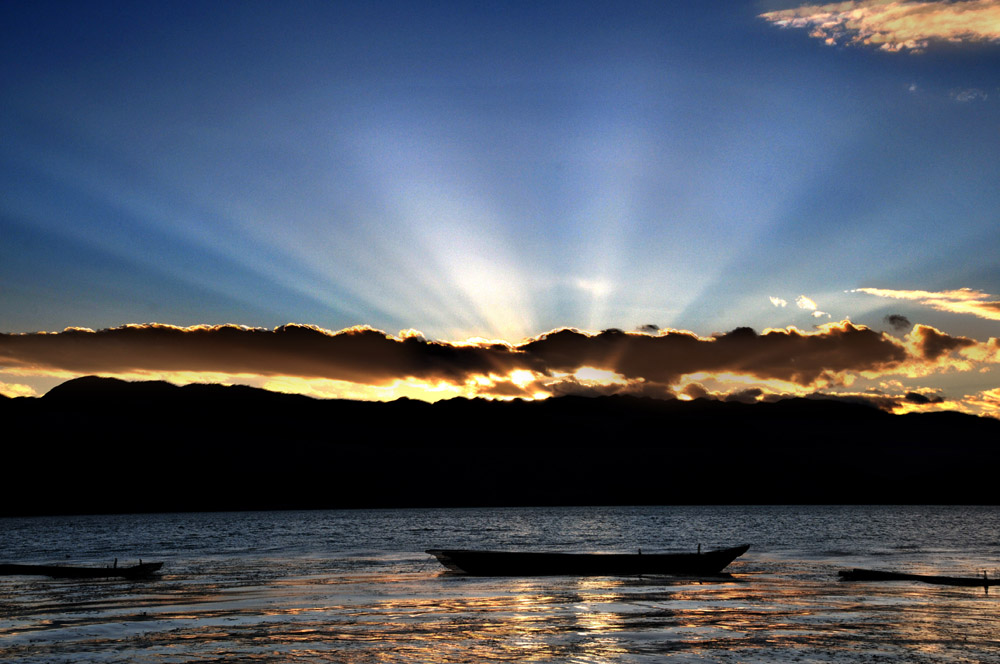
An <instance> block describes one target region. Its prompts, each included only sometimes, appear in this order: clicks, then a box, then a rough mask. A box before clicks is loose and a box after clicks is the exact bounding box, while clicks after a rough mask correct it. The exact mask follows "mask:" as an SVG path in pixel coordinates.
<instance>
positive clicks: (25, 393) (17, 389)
mask: <svg viewBox="0 0 1000 664" xmlns="http://www.w3.org/2000/svg"><path fill="white" fill-rule="evenodd" d="M0 395H3V396H6V397H34V396H38V393H37V392H36V391H35V388H33V387H31V386H30V385H23V384H21V383H3V382H0Z"/></svg>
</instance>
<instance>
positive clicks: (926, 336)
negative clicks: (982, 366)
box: [910, 325, 979, 361]
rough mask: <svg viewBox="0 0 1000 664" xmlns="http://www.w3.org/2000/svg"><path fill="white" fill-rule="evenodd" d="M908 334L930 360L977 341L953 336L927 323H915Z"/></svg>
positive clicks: (974, 343) (921, 352)
mask: <svg viewBox="0 0 1000 664" xmlns="http://www.w3.org/2000/svg"><path fill="white" fill-rule="evenodd" d="M910 336H911V337H912V339H913V341H914V343H915V345H916V347H917V349H918V351H919V352H920V355H921V356H922V357H923V358H924V359H926V360H930V361H934V360H937V359H939V358H941V357H942V356H944V355H947V354H948V353H950V352H952V351H953V350H960V349H962V348H968V347H970V346H975V345H977V344H978V343H979V342H977V341H976V340H975V339H969V338H968V337H953V336H951V335H950V334H947V333H945V332H941V331H940V330H936V329H934V328H933V327H929V326H927V325H917V326H916V327H915V328H913V332H912V333H911V335H910Z"/></svg>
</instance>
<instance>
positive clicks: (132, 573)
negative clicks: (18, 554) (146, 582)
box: [0, 562, 163, 579]
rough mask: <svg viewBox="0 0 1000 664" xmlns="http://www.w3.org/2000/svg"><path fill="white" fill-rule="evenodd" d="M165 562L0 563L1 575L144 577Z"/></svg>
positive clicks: (151, 573)
mask: <svg viewBox="0 0 1000 664" xmlns="http://www.w3.org/2000/svg"><path fill="white" fill-rule="evenodd" d="M161 567H163V563H143V562H140V563H139V564H138V565H132V566H130V567H118V566H117V565H116V566H114V567H78V566H75V565H0V576H12V575H24V576H51V577H53V578H61V579H113V578H119V579H143V578H146V577H149V576H152V575H153V574H154V573H155V572H158V571H159V570H160V568H161Z"/></svg>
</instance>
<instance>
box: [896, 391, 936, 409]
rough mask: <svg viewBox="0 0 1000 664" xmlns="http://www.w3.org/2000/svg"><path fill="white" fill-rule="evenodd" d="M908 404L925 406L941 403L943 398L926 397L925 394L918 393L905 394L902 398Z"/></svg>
mask: <svg viewBox="0 0 1000 664" xmlns="http://www.w3.org/2000/svg"><path fill="white" fill-rule="evenodd" d="M904 398H905V399H906V400H907V401H909V402H910V403H915V404H918V405H921V406H923V405H926V404H931V403H943V402H944V398H942V397H940V396H937V395H936V394H935V395H931V396H927V395H926V394H920V393H919V392H907V393H906V396H905V397H904Z"/></svg>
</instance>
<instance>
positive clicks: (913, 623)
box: [0, 506, 1000, 664]
mask: <svg viewBox="0 0 1000 664" xmlns="http://www.w3.org/2000/svg"><path fill="white" fill-rule="evenodd" d="M742 542H749V543H751V544H752V545H753V547H752V548H751V549H750V551H749V552H748V553H747V554H746V555H745V556H744V557H743V558H741V559H739V560H737V561H736V562H735V563H734V564H733V565H731V566H730V568H729V569H728V571H730V572H732V577H731V578H726V579H718V580H702V581H698V580H692V579H678V578H671V577H641V578H637V577H623V578H618V577H594V578H571V577H543V578H525V579H502V578H476V577H465V576H461V575H454V574H448V573H443V568H441V567H440V565H439V564H438V563H437V562H436V561H435V560H434V559H433V558H431V557H430V556H428V555H426V554H425V553H423V551H424V549H427V548H431V547H438V548H448V547H456V548H457V547H469V548H473V547H483V548H497V549H537V550H566V551H605V552H610V551H634V550H635V549H636V548H638V547H642V549H643V551H648V552H652V551H657V550H666V551H670V550H694V549H695V548H696V547H697V545H698V544H701V545H702V546H703V547H704V548H716V547H723V546H729V545H733V544H738V543H742ZM115 557H117V558H118V560H119V564H121V565H126V564H133V563H134V562H137V561H138V559H139V558H142V559H143V560H146V561H152V560H156V561H160V560H162V561H163V562H164V563H165V564H164V568H163V574H162V576H161V577H160V578H159V579H157V580H153V581H142V582H130V581H118V580H91V581H72V580H56V579H47V578H43V577H0V661H2V662H8V661H9V662H24V663H25V664H30V663H35V662H38V663H41V662H45V663H60V662H81V661H87V662H106V663H112V662H137V663H145V664H154V663H156V664H158V663H167V662H170V663H176V662H185V663H189V662H199V663H201V662H347V663H361V662H442V663H443V662H501V661H502V662H509V661H518V662H524V661H527V662H629V663H634V662H635V663H637V662H660V661H664V660H667V661H674V662H732V663H736V662H741V663H742V662H935V663H937V662H942V663H943V662H948V663H954V662H977V663H978V662H1000V603H998V602H1000V588H994V589H993V590H992V591H991V592H990V593H986V592H985V591H984V590H983V589H982V588H955V587H948V586H931V585H926V584H921V583H914V582H893V583H845V582H841V581H839V580H838V579H837V576H836V573H837V571H838V570H840V569H845V568H850V567H871V568H879V569H892V570H901V571H911V572H920V573H937V574H950V575H962V576H972V575H976V574H981V573H982V571H983V570H989V572H990V575H991V576H993V575H996V574H1000V569H998V568H1000V509H997V508H994V507H812V506H810V507H755V506H735V507H714V506H713V507H635V508H628V507H604V508H589V507H588V508H584V507H578V508H511V509H467V510H444V509H442V510H394V511H393V510H380V511H375V510H366V511H317V512H253V513H231V514H208V513H206V514H160V515H123V516H87V517H48V518H32V519H0V562H24V563H68V564H108V563H110V562H111V560H112V559H113V558H115Z"/></svg>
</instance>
